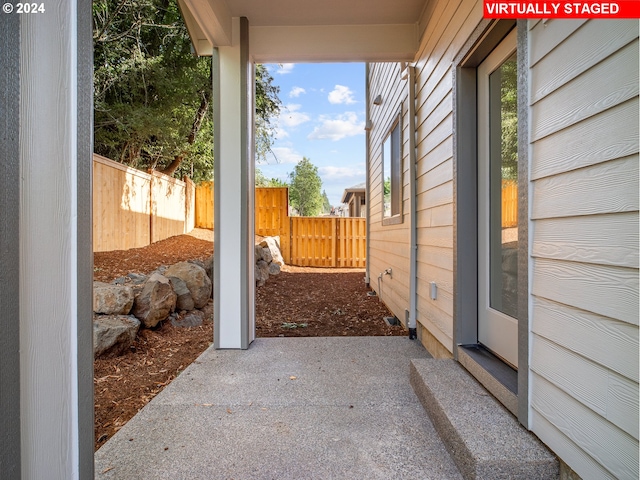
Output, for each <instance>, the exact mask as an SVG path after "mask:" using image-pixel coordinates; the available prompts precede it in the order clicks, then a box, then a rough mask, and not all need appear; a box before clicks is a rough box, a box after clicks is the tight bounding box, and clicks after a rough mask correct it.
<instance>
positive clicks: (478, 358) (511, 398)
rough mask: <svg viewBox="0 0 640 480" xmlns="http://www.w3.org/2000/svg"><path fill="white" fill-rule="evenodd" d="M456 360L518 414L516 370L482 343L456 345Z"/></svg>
mask: <svg viewBox="0 0 640 480" xmlns="http://www.w3.org/2000/svg"><path fill="white" fill-rule="evenodd" d="M458 362H460V364H461V365H462V366H463V367H464V368H465V369H467V371H468V372H469V373H470V374H471V375H473V376H474V377H475V379H476V380H478V381H479V382H480V383H481V384H482V385H483V386H484V387H485V388H486V389H487V390H488V391H489V393H491V394H492V395H493V396H494V397H496V399H497V400H498V401H499V402H500V403H502V404H503V405H504V406H505V408H506V409H507V410H509V411H510V412H511V413H512V414H513V415H515V416H516V417H517V416H518V371H517V370H514V369H513V368H512V367H511V366H509V365H507V364H506V363H505V362H503V361H502V360H500V359H499V358H498V357H496V356H495V355H494V354H492V353H491V352H490V351H489V350H487V349H486V348H484V347H483V346H482V345H478V344H472V345H458Z"/></svg>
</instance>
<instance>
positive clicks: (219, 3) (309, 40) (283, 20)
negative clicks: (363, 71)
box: [178, 0, 427, 63]
mask: <svg viewBox="0 0 640 480" xmlns="http://www.w3.org/2000/svg"><path fill="white" fill-rule="evenodd" d="M178 1H179V4H180V8H181V10H182V14H183V16H184V19H185V22H186V25H187V28H188V30H189V34H190V35H191V39H192V42H193V45H194V48H195V50H196V53H197V54H198V55H211V53H212V51H213V48H214V47H222V46H228V45H231V42H232V38H233V31H232V28H233V27H232V21H231V19H232V18H234V17H247V19H248V20H249V42H250V45H249V50H250V52H251V55H252V57H253V60H254V61H256V62H259V63H267V62H340V61H343V62H347V61H360V62H367V61H411V60H412V59H413V57H414V56H415V53H416V50H417V48H418V40H419V34H420V32H419V27H418V25H419V24H420V18H421V15H422V14H423V13H424V10H425V5H426V3H427V1H426V0H393V1H389V0H351V1H345V0H323V1H321V2H319V1H317V0H314V1H310V0H178Z"/></svg>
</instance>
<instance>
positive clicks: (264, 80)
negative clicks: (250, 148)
mask: <svg viewBox="0 0 640 480" xmlns="http://www.w3.org/2000/svg"><path fill="white" fill-rule="evenodd" d="M255 70H256V132H255V142H256V161H258V162H266V161H267V155H268V154H269V152H271V153H273V152H272V150H271V147H272V146H273V139H274V136H275V129H276V126H275V125H274V124H273V123H271V120H272V119H274V118H277V117H278V115H279V114H280V107H281V106H282V102H281V101H280V98H279V97H278V94H279V93H280V87H278V86H276V85H274V84H273V77H272V76H271V75H270V74H269V71H268V70H267V69H266V67H265V66H264V65H256V69H255Z"/></svg>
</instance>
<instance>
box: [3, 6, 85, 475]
mask: <svg viewBox="0 0 640 480" xmlns="http://www.w3.org/2000/svg"><path fill="white" fill-rule="evenodd" d="M44 7H45V11H44V12H39V13H37V14H36V13H33V14H30V15H21V19H20V22H21V24H20V45H21V46H20V106H19V118H16V119H15V120H16V123H17V124H19V125H20V126H19V138H20V140H19V158H20V208H19V212H20V213H19V221H20V228H19V236H20V255H19V258H20V261H19V265H20V266H19V271H20V276H19V291H20V298H19V312H20V313H19V332H20V392H19V396H20V397H19V398H20V425H21V439H20V443H21V469H22V472H21V476H22V478H50V479H79V478H93V454H92V445H93V367H92V366H93V350H92V341H91V339H92V333H91V332H92V312H91V284H92V282H91V280H92V275H93V272H92V270H93V269H92V260H91V214H90V209H91V187H90V185H91V146H92V125H91V124H92V121H91V115H92V93H91V92H92V88H91V81H92V79H91V72H92V70H91V68H92V67H91V66H92V50H91V2H89V1H86V0H81V1H78V0H76V1H62V0H52V1H51V2H45V3H44ZM4 15H8V14H6V13H5V14H4ZM13 15H17V14H16V13H13ZM16 301H17V299H16ZM16 394H17V392H16Z"/></svg>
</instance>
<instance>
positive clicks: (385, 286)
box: [367, 63, 410, 322]
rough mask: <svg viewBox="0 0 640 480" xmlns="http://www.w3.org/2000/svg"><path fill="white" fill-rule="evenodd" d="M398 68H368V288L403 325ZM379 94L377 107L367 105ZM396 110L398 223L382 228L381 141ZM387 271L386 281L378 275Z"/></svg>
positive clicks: (401, 83) (404, 226)
mask: <svg viewBox="0 0 640 480" xmlns="http://www.w3.org/2000/svg"><path fill="white" fill-rule="evenodd" d="M401 67H402V65H401V64H399V63H375V64H371V66H370V78H369V82H370V83H369V88H370V92H371V98H370V99H369V102H370V103H369V111H370V112H371V121H372V122H373V125H374V128H373V129H372V131H371V134H370V137H369V142H370V143H369V149H370V152H371V153H370V155H371V161H370V166H369V168H370V184H369V198H368V199H367V201H368V202H369V219H370V226H369V229H370V230H369V242H370V246H369V272H370V275H371V286H372V288H373V289H374V290H376V292H377V293H378V295H379V297H380V299H381V300H382V301H383V302H384V303H385V305H387V307H388V308H389V309H390V310H391V312H392V313H393V314H394V315H395V316H396V317H397V318H398V319H400V320H401V321H403V322H404V321H405V313H404V312H405V309H407V308H408V305H409V195H410V191H409V166H408V164H409V147H408V138H409V137H408V133H407V128H408V119H407V103H406V101H407V81H406V79H404V80H403V79H402V71H401ZM378 95H380V96H381V97H382V103H381V104H380V105H373V103H372V102H373V99H374V98H375V97H376V96H378ZM400 111H402V116H401V120H400V122H401V143H402V154H401V155H402V182H401V183H402V219H403V221H402V222H401V223H396V224H392V225H383V224H382V142H383V140H384V139H385V137H386V135H387V134H388V133H389V129H390V128H391V126H392V124H393V122H394V121H395V119H396V118H397V116H398V113H399V112H400ZM387 268H391V269H392V271H393V274H392V275H391V276H389V275H384V276H383V277H382V279H381V280H380V281H379V282H378V277H379V275H380V273H381V272H383V271H384V270H386V269H387Z"/></svg>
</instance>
